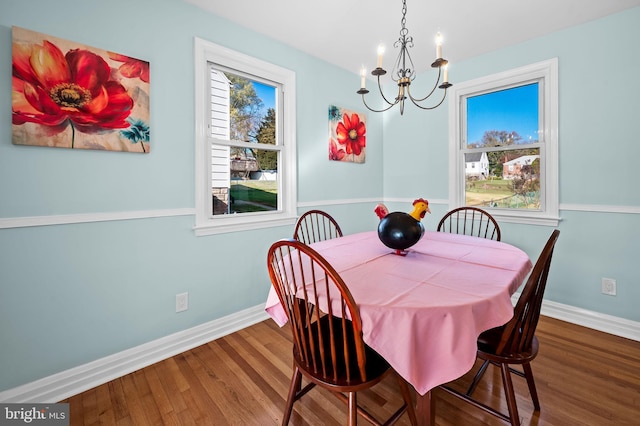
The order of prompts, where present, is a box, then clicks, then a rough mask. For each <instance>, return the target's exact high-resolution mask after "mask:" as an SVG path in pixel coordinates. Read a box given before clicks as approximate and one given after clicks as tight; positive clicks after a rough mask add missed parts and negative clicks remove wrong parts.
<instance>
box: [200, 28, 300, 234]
mask: <svg viewBox="0 0 640 426" xmlns="http://www.w3.org/2000/svg"><path fill="white" fill-rule="evenodd" d="M195 69H196V79H195V83H196V84H195V86H196V94H195V98H196V185H195V187H196V225H195V232H196V235H208V234H216V233H222V232H232V231H240V230H248V229H257V228H264V227H269V226H280V225H288V224H293V223H294V222H295V219H296V204H297V200H296V155H295V122H296V118H295V73H293V72H292V71H290V70H286V69H284V68H281V67H278V66H276V65H273V64H270V63H267V62H264V61H261V60H258V59H256V58H252V57H250V56H247V55H244V54H242V53H238V52H234V51H232V50H230V49H227V48H225V47H222V46H219V45H216V44H213V43H210V42H207V41H204V40H201V39H198V38H196V40H195Z"/></svg>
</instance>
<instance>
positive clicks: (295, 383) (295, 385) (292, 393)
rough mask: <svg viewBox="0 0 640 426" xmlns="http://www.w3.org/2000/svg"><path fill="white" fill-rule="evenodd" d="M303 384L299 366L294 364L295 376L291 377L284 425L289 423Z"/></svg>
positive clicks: (283, 418) (283, 420) (283, 419)
mask: <svg viewBox="0 0 640 426" xmlns="http://www.w3.org/2000/svg"><path fill="white" fill-rule="evenodd" d="M301 386H302V373H301V372H300V369H299V368H298V366H296V365H295V364H294V367H293V376H292V377H291V386H289V396H288V397H287V405H286V406H285V409H284V416H283V417H282V426H287V425H288V424H289V419H290V418H291V412H292V411H293V403H294V402H295V401H296V395H297V393H298V392H300V387H301Z"/></svg>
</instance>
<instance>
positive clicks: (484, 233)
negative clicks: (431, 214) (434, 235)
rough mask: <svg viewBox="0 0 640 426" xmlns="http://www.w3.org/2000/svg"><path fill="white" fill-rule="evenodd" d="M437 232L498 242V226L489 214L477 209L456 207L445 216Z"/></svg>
mask: <svg viewBox="0 0 640 426" xmlns="http://www.w3.org/2000/svg"><path fill="white" fill-rule="evenodd" d="M437 230H438V232H449V233H452V234H465V235H472V236H475V237H482V238H488V239H490V240H496V241H500V226H498V222H497V221H496V220H495V219H494V217H493V216H491V214H489V213H488V212H487V211H485V210H482V209H480V208H478V207H458V208H457V209H453V210H450V211H449V212H447V214H445V215H444V216H443V217H442V219H440V223H438V228H437Z"/></svg>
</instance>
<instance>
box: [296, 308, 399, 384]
mask: <svg viewBox="0 0 640 426" xmlns="http://www.w3.org/2000/svg"><path fill="white" fill-rule="evenodd" d="M320 321H321V322H323V323H324V324H323V326H322V327H321V329H322V330H323V331H324V333H323V336H322V338H319V337H318V336H317V328H315V327H313V329H312V330H313V334H314V337H316V338H314V339H313V341H314V342H318V341H321V342H323V344H324V347H319V346H316V347H315V348H314V350H313V352H314V353H315V357H316V358H315V359H319V357H320V356H321V353H324V354H325V356H327V357H328V356H329V355H328V354H329V353H330V351H331V338H330V336H329V332H328V331H329V329H330V328H329V324H328V323H329V322H330V321H331V322H333V324H332V328H333V330H334V333H336V335H337V336H336V337H338V338H339V340H341V341H343V342H344V341H345V340H346V342H347V343H348V346H347V350H348V351H350V353H352V354H355V353H356V352H355V351H356V349H355V346H354V345H353V342H354V341H355V340H354V338H353V331H352V330H353V329H352V327H346V330H347V334H348V335H347V338H346V339H343V336H342V330H343V328H342V324H341V322H342V318H339V317H334V316H330V315H325V316H323V317H322V318H321V319H320ZM345 321H346V320H345ZM307 350H309V351H311V348H309V347H308V346H307ZM365 357H366V360H367V362H366V364H365V371H366V380H362V379H361V377H360V375H359V374H354V372H357V371H358V368H359V367H358V360H357V358H356V357H355V356H351V357H349V366H348V367H349V369H350V371H351V374H347V365H346V363H345V360H344V358H342V357H340V358H339V362H338V363H337V365H330V366H328V368H327V370H326V371H322V369H316V368H314V366H313V365H311V362H310V363H309V364H308V363H307V362H305V361H304V357H301V356H300V353H299V350H298V349H297V348H296V347H294V350H293V359H294V360H295V363H296V365H297V366H298V367H299V368H300V370H301V371H302V373H303V374H304V375H305V376H307V377H308V378H309V379H310V380H312V381H314V382H315V381H317V382H322V384H323V385H324V386H327V385H328V386H332V387H335V388H339V389H340V391H341V392H349V391H356V390H358V389H361V388H366V387H370V386H371V385H372V384H375V383H377V382H379V381H380V380H382V379H383V378H384V376H385V375H386V373H387V372H389V371H390V368H391V367H390V366H389V364H388V363H387V361H385V359H384V358H382V357H381V356H380V355H379V354H378V353H377V352H376V351H374V350H373V349H371V348H370V347H369V346H368V345H365ZM307 359H309V357H307ZM311 359H313V357H311ZM334 372H335V376H334ZM349 376H351V377H350V379H348V378H349Z"/></svg>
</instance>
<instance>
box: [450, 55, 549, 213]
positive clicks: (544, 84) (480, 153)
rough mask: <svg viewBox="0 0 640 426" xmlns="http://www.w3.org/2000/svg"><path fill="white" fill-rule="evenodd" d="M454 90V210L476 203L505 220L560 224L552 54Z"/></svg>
mask: <svg viewBox="0 0 640 426" xmlns="http://www.w3.org/2000/svg"><path fill="white" fill-rule="evenodd" d="M452 89H453V93H452V95H453V96H452V98H451V99H452V102H451V104H450V108H449V114H450V151H449V163H450V198H451V200H450V202H451V207H452V208H453V207H458V206H463V205H478V206H480V207H481V208H484V209H486V210H489V211H491V213H492V215H494V217H496V218H498V219H500V220H504V221H507V222H519V223H535V224H548V225H557V223H558V220H559V218H558V173H557V167H558V166H557V164H558V157H557V147H558V144H557V123H558V119H557V114H558V107H557V102H558V97H557V59H552V60H549V61H544V62H540V63H537V64H533V65H529V66H526V67H522V68H518V69H515V70H511V71H507V72H503V73H500V74H495V75H491V76H488V77H483V78H480V79H477V80H473V81H469V82H463V83H459V84H457V85H455V86H453V87H452ZM523 105H525V106H526V108H525V109H524V112H523V108H522V106H523Z"/></svg>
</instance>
